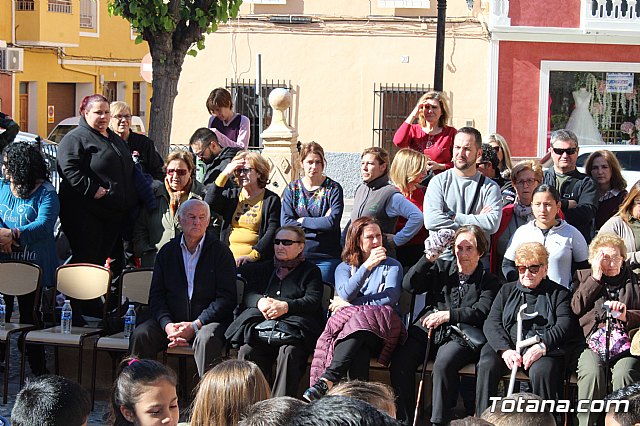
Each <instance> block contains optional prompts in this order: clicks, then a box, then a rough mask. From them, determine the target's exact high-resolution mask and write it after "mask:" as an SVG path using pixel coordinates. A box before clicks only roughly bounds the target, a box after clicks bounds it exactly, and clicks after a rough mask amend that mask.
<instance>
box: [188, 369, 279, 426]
mask: <svg viewBox="0 0 640 426" xmlns="http://www.w3.org/2000/svg"><path fill="white" fill-rule="evenodd" d="M269 398H271V389H269V383H267V380H266V379H265V378H264V375H263V374H262V371H260V369H259V368H258V366H257V365H255V364H254V363H253V362H250V361H242V360H236V359H230V360H227V361H224V362H221V363H220V364H218V365H216V366H215V367H213V368H212V369H211V370H209V371H207V373H206V374H205V375H204V376H203V377H202V379H201V380H200V383H198V389H197V392H196V397H195V399H194V400H193V403H192V405H191V423H190V425H191V426H211V425H215V426H236V425H237V424H238V422H239V421H240V419H241V418H242V415H243V414H245V413H246V411H247V410H248V409H249V407H251V406H252V405H253V404H255V403H256V402H258V401H264V400H265V399H269Z"/></svg>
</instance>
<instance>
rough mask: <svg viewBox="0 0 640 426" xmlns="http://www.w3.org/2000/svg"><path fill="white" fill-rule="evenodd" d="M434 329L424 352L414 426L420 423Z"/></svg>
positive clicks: (431, 330)
mask: <svg viewBox="0 0 640 426" xmlns="http://www.w3.org/2000/svg"><path fill="white" fill-rule="evenodd" d="M432 335H433V328H430V329H429V331H428V335H427V350H426V351H425V352H424V362H423V363H422V372H421V373H420V384H419V385H418V398H417V400H416V411H415V412H414V413H413V426H416V424H417V422H418V411H420V401H421V400H422V387H423V386H424V375H425V373H426V371H427V362H428V361H429V350H431V336H432Z"/></svg>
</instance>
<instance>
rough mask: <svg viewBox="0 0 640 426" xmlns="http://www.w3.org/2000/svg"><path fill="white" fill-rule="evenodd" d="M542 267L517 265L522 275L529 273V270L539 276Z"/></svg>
mask: <svg viewBox="0 0 640 426" xmlns="http://www.w3.org/2000/svg"><path fill="white" fill-rule="evenodd" d="M541 267H542V265H529V266H524V265H517V266H516V268H517V269H518V273H520V274H524V273H525V272H527V269H528V270H529V271H530V272H531V273H532V274H537V273H538V271H539V270H540V268H541Z"/></svg>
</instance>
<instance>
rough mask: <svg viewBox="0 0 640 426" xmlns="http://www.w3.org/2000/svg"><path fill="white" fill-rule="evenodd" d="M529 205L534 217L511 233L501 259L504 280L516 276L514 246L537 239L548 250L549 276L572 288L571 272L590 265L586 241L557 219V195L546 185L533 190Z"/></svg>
mask: <svg viewBox="0 0 640 426" xmlns="http://www.w3.org/2000/svg"><path fill="white" fill-rule="evenodd" d="M531 208H532V211H533V216H534V217H535V220H533V221H531V222H529V223H527V224H526V225H522V226H521V227H519V228H518V229H517V230H516V231H515V232H514V234H513V237H512V238H511V241H510V242H509V246H508V247H507V251H506V252H505V254H504V259H503V261H502V273H503V274H504V276H505V277H506V279H507V281H515V280H517V279H518V271H517V270H516V257H515V256H516V254H515V252H516V249H517V248H518V247H519V246H520V245H521V244H523V243H527V242H534V241H537V242H539V243H541V244H543V245H544V247H545V248H546V249H547V251H548V252H549V279H551V280H552V281H555V282H557V283H558V284H561V285H562V286H564V287H566V288H571V279H572V277H573V272H574V271H575V270H577V269H586V268H588V267H589V263H588V262H587V258H588V256H589V254H588V251H589V248H588V247H587V242H586V241H585V239H584V237H583V236H582V234H581V233H580V231H578V230H577V229H576V228H575V227H573V226H571V225H569V224H568V223H567V222H566V221H565V220H564V219H559V217H558V215H559V212H560V194H559V193H558V190H557V189H556V188H555V187H553V186H549V185H546V184H542V185H539V186H538V187H537V188H536V189H535V190H534V191H533V197H532V201H531Z"/></svg>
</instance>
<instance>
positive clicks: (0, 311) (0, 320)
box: [0, 294, 7, 328]
mask: <svg viewBox="0 0 640 426" xmlns="http://www.w3.org/2000/svg"><path fill="white" fill-rule="evenodd" d="M6 312H7V305H6V304H5V303H4V297H3V296H2V294H0V328H4V325H5V320H6V318H5V314H6Z"/></svg>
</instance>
